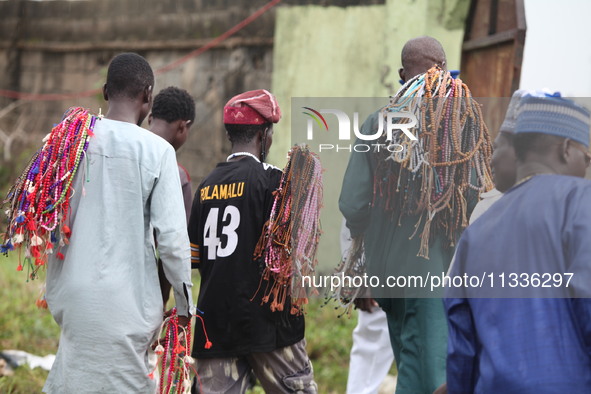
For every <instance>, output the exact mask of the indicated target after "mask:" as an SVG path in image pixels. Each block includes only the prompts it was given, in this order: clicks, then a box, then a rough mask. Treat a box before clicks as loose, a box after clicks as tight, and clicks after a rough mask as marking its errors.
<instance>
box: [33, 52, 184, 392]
mask: <svg viewBox="0 0 591 394" xmlns="http://www.w3.org/2000/svg"><path fill="white" fill-rule="evenodd" d="M120 56H121V55H120ZM135 56H138V55H135ZM116 59H117V58H116ZM142 59H143V58H142ZM132 60H133V59H132ZM114 61H115V60H114ZM144 61H145V60H144ZM146 64H147V63H146ZM109 72H110V71H109ZM152 83H153V82H152ZM150 88H151V86H150ZM150 90H151V89H150ZM105 97H106V94H105ZM111 101H114V99H113V100H111ZM149 103H150V104H151V93H150V98H149ZM110 104H111V105H110V106H112V105H113V103H110ZM108 117H109V113H107V118H108ZM113 117H114V118H116V116H113ZM107 118H104V119H101V120H97V122H96V126H95V128H94V134H95V135H94V137H92V138H91V139H90V143H89V147H88V151H87V158H86V159H84V158H83V159H82V160H83V162H82V163H81V167H80V171H79V172H78V173H77V175H76V178H75V180H74V182H73V189H74V190H75V194H74V196H73V197H72V199H71V216H70V220H69V225H70V228H71V230H72V236H71V238H70V242H69V245H65V246H64V247H62V249H61V252H62V253H63V254H64V256H65V259H64V260H59V259H57V258H55V257H54V258H52V259H51V260H50V261H49V262H48V267H47V294H46V298H47V303H48V306H49V309H50V310H51V313H52V315H53V317H54V318H55V320H56V322H57V323H58V324H59V325H60V327H61V329H62V331H61V337H60V342H59V349H58V352H57V357H56V360H55V363H54V365H53V368H52V370H51V372H50V374H49V377H48V379H47V382H46V384H45V387H44V391H45V392H48V393H59V394H63V393H110V394H111V393H153V392H155V390H156V382H155V381H154V380H151V379H150V378H149V377H148V374H149V373H150V372H151V366H150V365H149V363H148V351H149V349H150V345H151V344H152V343H153V341H154V340H155V339H156V335H157V333H158V329H159V327H160V325H161V324H162V321H163V315H162V310H163V305H162V296H161V293H160V286H159V281H158V267H157V264H156V256H155V246H154V245H155V243H154V234H156V240H157V243H158V251H159V255H160V258H161V259H162V262H163V264H164V270H165V273H166V277H167V279H168V280H169V281H170V283H171V284H172V287H173V289H174V296H175V300H176V307H177V310H178V313H179V315H181V316H191V314H190V312H191V311H192V309H193V304H192V296H191V286H192V284H191V276H190V248H189V240H188V235H187V230H186V228H187V226H186V218H185V212H184V205H183V198H182V194H181V185H180V180H179V172H178V167H177V162H176V158H175V152H174V149H173V148H172V146H170V144H168V143H167V142H166V141H165V140H163V139H162V138H160V137H158V136H156V135H154V134H152V133H151V132H149V131H148V130H145V129H143V128H141V127H138V126H136V125H135V124H133V123H128V122H124V121H117V120H111V119H107ZM141 119H143V118H141V117H140V120H139V121H138V122H141Z"/></svg>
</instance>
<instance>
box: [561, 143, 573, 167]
mask: <svg viewBox="0 0 591 394" xmlns="http://www.w3.org/2000/svg"><path fill="white" fill-rule="evenodd" d="M558 146H559V148H558V156H559V159H560V161H561V162H562V163H566V162H568V159H569V157H570V155H571V154H572V153H571V152H572V149H573V144H572V143H571V140H569V139H568V138H565V139H564V141H562V143H561V144H560V145H558Z"/></svg>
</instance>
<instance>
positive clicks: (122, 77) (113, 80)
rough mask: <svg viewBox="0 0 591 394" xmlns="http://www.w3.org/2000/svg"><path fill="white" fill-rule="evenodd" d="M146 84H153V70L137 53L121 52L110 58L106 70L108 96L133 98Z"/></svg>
mask: <svg viewBox="0 0 591 394" xmlns="http://www.w3.org/2000/svg"><path fill="white" fill-rule="evenodd" d="M148 86H154V72H153V71H152V68H151V67H150V64H149V63H148V61H147V60H146V59H144V58H143V57H141V56H140V55H138V54H137V53H131V52H128V53H121V54H119V55H117V56H115V57H114V58H113V60H111V63H110V64H109V69H108V70H107V93H108V94H109V97H127V98H131V99H134V98H136V97H137V96H138V95H140V94H141V93H142V92H143V91H144V89H145V88H147V87H148Z"/></svg>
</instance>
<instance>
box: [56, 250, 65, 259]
mask: <svg viewBox="0 0 591 394" xmlns="http://www.w3.org/2000/svg"><path fill="white" fill-rule="evenodd" d="M57 258H58V259H60V260H63V259H64V254H63V253H62V252H58V253H57Z"/></svg>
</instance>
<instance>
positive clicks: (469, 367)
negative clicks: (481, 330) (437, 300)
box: [443, 298, 477, 394]
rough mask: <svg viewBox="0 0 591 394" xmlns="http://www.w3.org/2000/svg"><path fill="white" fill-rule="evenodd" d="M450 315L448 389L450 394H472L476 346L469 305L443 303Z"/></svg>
mask: <svg viewBox="0 0 591 394" xmlns="http://www.w3.org/2000/svg"><path fill="white" fill-rule="evenodd" d="M443 303H444V305H445V311H446V314H447V322H448V329H449V334H448V338H447V387H448V389H449V392H450V393H458V394H462V393H472V392H473V391H474V380H475V376H476V371H475V369H476V355H477V347H476V346H477V345H476V344H477V342H476V331H475V329H474V321H473V319H472V312H471V311H470V305H469V304H468V300H467V299H465V298H446V299H444V300H443Z"/></svg>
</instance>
